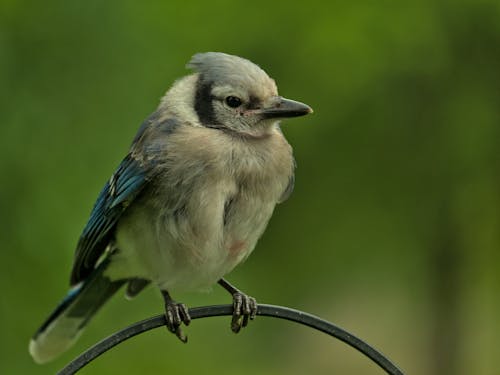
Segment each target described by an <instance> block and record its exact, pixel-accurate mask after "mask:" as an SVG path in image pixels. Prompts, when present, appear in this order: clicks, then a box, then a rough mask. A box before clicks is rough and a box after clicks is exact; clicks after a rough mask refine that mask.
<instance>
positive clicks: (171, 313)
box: [165, 301, 191, 343]
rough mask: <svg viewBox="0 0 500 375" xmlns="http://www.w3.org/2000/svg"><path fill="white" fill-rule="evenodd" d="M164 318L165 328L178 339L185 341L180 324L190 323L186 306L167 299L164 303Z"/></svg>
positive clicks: (185, 337)
mask: <svg viewBox="0 0 500 375" xmlns="http://www.w3.org/2000/svg"><path fill="white" fill-rule="evenodd" d="M165 319H166V323H167V329H168V330H169V331H170V332H172V333H173V334H175V335H176V336H177V338H178V339H179V340H181V341H182V342H184V343H186V342H187V336H186V335H185V334H184V332H182V329H181V324H182V323H184V324H185V325H187V326H188V325H189V323H191V316H190V315H189V311H188V308H187V307H186V305H185V304H183V303H177V302H174V301H169V302H166V303H165Z"/></svg>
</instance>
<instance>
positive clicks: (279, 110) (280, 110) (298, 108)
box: [261, 97, 313, 118]
mask: <svg viewBox="0 0 500 375" xmlns="http://www.w3.org/2000/svg"><path fill="white" fill-rule="evenodd" d="M312 112H313V110H312V108H311V107H309V106H308V105H307V104H304V103H301V102H296V101H295V100H290V99H285V98H282V97H279V98H277V100H276V102H275V103H274V104H273V105H272V106H271V107H268V108H264V109H262V111H261V114H262V116H263V117H264V118H288V117H299V116H304V115H307V114H309V113H312Z"/></svg>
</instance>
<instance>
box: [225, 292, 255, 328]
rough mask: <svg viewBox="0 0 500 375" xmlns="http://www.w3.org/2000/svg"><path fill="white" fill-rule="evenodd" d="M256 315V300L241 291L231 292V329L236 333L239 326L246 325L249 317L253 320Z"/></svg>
mask: <svg viewBox="0 0 500 375" xmlns="http://www.w3.org/2000/svg"><path fill="white" fill-rule="evenodd" d="M256 315H257V301H256V300H255V298H253V297H250V296H247V295H245V294H243V293H241V292H236V293H234V294H233V318H232V320H231V330H232V331H233V332H234V333H238V332H239V331H240V330H241V328H243V327H246V326H247V325H248V321H249V319H251V320H253V319H254V318H255V316H256Z"/></svg>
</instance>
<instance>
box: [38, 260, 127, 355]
mask: <svg viewBox="0 0 500 375" xmlns="http://www.w3.org/2000/svg"><path fill="white" fill-rule="evenodd" d="M106 266H107V262H106V261H104V262H103V263H101V264H100V265H99V266H98V267H97V268H96V269H95V270H94V272H93V273H92V274H91V275H90V276H89V277H88V278H87V279H86V280H85V281H83V282H81V283H80V284H77V285H76V286H75V287H73V288H71V290H70V291H69V292H68V294H67V295H66V297H65V298H64V299H63V300H62V302H61V303H60V304H59V306H57V308H56V309H55V310H54V312H53V313H52V314H50V316H49V317H48V318H47V320H46V321H45V322H44V323H43V324H42V326H41V327H40V328H39V329H38V331H37V332H36V333H35V335H34V336H33V338H32V339H31V341H30V345H29V352H30V354H31V356H32V357H33V359H34V360H35V362H37V363H45V362H49V361H50V360H52V359H54V358H55V357H57V356H58V355H60V354H61V353H63V352H64V351H66V350H67V349H69V348H70V347H71V346H72V345H73V344H74V342H75V341H76V340H77V339H78V337H79V336H80V333H81V332H82V330H83V328H84V327H85V326H86V325H87V323H88V322H89V320H90V319H91V318H92V316H94V314H95V313H96V312H97V310H99V308H100V307H101V306H102V305H103V304H104V303H105V302H106V301H107V300H108V299H109V298H110V297H111V296H112V295H113V294H115V293H116V291H118V289H120V287H121V286H122V285H123V284H124V283H125V282H126V280H119V281H111V280H109V279H108V278H107V277H106V276H104V275H103V272H104V270H105V268H106Z"/></svg>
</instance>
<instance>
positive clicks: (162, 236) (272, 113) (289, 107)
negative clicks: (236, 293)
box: [30, 52, 311, 362]
mask: <svg viewBox="0 0 500 375" xmlns="http://www.w3.org/2000/svg"><path fill="white" fill-rule="evenodd" d="M188 67H190V68H192V69H194V70H195V73H194V74H192V75H189V76H187V77H184V78H182V79H180V80H178V81H176V82H175V84H174V85H173V86H172V88H171V89H170V90H169V91H168V92H167V93H166V95H165V96H164V98H163V99H162V100H161V103H160V105H159V107H158V109H157V110H156V111H155V113H154V114H153V115H152V116H151V117H150V118H149V119H148V120H146V121H145V122H144V124H143V125H142V126H141V128H140V129H139V132H138V134H137V136H136V137H135V139H134V142H133V144H132V146H131V148H130V150H129V153H128V155H127V156H126V158H125V159H124V161H123V162H122V164H121V165H120V167H119V168H118V169H117V171H116V172H115V173H114V174H113V176H112V177H111V179H110V180H109V181H108V183H107V184H106V186H105V187H104V189H103V191H102V192H101V195H100V197H99V199H98V201H97V203H96V205H95V206H94V210H93V211H92V213H91V218H90V220H89V223H88V224H87V226H86V228H85V229H84V232H83V234H82V237H81V238H80V241H79V244H78V247H77V250H76V254H75V263H74V267H73V271H72V276H71V281H72V284H74V285H76V289H74V291H73V292H72V293H73V294H72V295H71V298H69V297H68V298H67V299H66V300H65V301H64V302H63V304H62V305H61V306H60V307H59V309H58V310H56V313H54V314H53V316H51V317H50V318H49V319H48V320H47V321H46V322H45V323H44V325H43V326H42V328H41V329H40V330H39V331H38V332H37V334H35V336H34V338H33V340H32V343H31V344H30V352H31V354H32V355H33V357H34V358H35V360H36V361H38V362H45V361H47V360H50V359H52V358H53V357H55V356H56V355H58V354H59V352H61V351H63V350H65V349H66V348H67V347H69V346H70V345H71V343H72V342H73V341H74V339H75V338H76V337H77V336H78V333H79V332H80V331H81V329H82V328H83V326H84V325H85V324H86V323H87V321H88V320H89V319H90V316H91V315H93V313H94V312H95V311H96V310H97V309H98V308H99V306H100V305H101V304H102V303H103V302H104V300H105V299H107V298H108V297H109V296H108V294H106V295H105V297H106V298H103V296H102V295H101V296H100V297H99V298H97V297H96V302H98V304H97V305H95V306H92V307H90V306H89V308H88V309H87V311H83V312H82V309H81V308H80V307H81V306H79V309H75V308H74V306H75V304H77V302H78V296H79V295H92V293H89V290H90V288H91V287H90V286H91V285H96V284H97V282H95V281H94V282H93V283H91V282H90V281H88V280H92V277H93V276H92V275H93V274H95V272H96V270H99V275H100V276H99V277H100V278H99V281H100V282H101V281H102V280H107V282H108V283H109V284H110V285H113V288H107V289H106V290H110V291H111V292H112V293H114V291H115V290H116V289H117V288H118V287H119V286H120V285H122V284H123V283H128V284H129V285H128V291H127V295H129V296H134V295H135V294H137V293H138V292H139V291H140V290H142V288H144V287H145V286H146V285H147V283H148V282H151V283H153V284H154V285H156V286H158V287H159V288H160V290H162V291H168V292H172V291H174V292H175V291H179V290H183V291H185V290H202V289H207V288H210V287H211V286H212V285H214V284H215V283H217V282H218V281H219V280H220V279H222V277H223V276H224V275H226V274H227V273H229V272H230V271H231V270H232V269H233V268H234V267H235V266H236V265H238V264H239V263H241V262H242V261H244V260H245V259H246V258H247V257H248V256H249V254H250V253H251V252H252V251H253V249H254V248H255V245H256V243H257V241H258V239H259V238H260V236H261V235H262V233H263V232H264V230H265V228H266V225H267V223H268V221H269V219H270V218H271V215H272V213H273V210H274V208H275V205H276V204H277V203H279V202H282V201H283V200H284V199H286V198H287V197H288V196H289V195H290V193H291V191H292V189H293V181H294V167H295V164H294V159H293V156H292V149H291V147H290V145H289V144H288V142H287V141H286V139H285V138H284V136H283V133H282V132H281V130H280V128H279V124H278V122H279V120H280V119H281V118H286V117H294V116H301V115H305V114H307V113H310V112H311V109H310V108H309V107H308V106H306V105H304V104H302V103H299V102H294V101H291V100H287V99H283V98H281V97H280V96H278V92H277V88H276V84H275V82H274V80H272V79H271V78H269V76H268V75H267V74H266V73H265V72H264V71H263V70H262V69H261V68H259V67H258V66H257V65H255V64H253V63H252V62H250V61H248V60H246V59H243V58H240V57H236V56H231V55H227V54H223V53H215V52H209V53H203V54H196V55H195V56H194V57H193V58H192V60H191V61H190V63H189V64H188ZM103 259H104V261H103ZM103 262H105V266H100V265H101V264H102V263H103ZM94 278H95V276H94ZM101 279H102V280H101ZM96 280H97V279H96ZM75 290H76V291H75ZM101 290H103V289H102V287H101ZM112 293H110V294H112ZM87 299H88V298H87ZM80 305H81V303H80ZM83 310H85V309H83ZM75 311H76V312H75ZM89 311H90V312H91V314H90V313H89ZM178 336H179V335H178Z"/></svg>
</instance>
